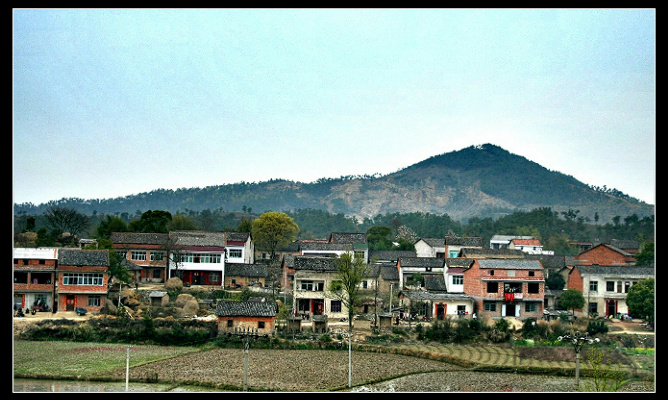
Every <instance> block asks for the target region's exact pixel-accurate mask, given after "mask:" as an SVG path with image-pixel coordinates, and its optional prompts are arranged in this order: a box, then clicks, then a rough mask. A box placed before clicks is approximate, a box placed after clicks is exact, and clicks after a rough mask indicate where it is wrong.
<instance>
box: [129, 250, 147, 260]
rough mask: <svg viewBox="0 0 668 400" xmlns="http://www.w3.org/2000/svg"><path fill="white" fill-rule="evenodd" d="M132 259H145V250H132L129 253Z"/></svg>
mask: <svg viewBox="0 0 668 400" xmlns="http://www.w3.org/2000/svg"><path fill="white" fill-rule="evenodd" d="M131 260H132V261H146V252H145V251H133V252H132V253H131Z"/></svg>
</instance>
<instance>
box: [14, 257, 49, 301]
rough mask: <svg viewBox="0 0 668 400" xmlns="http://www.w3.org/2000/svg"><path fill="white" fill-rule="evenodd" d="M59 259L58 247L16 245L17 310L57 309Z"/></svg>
mask: <svg viewBox="0 0 668 400" xmlns="http://www.w3.org/2000/svg"><path fill="white" fill-rule="evenodd" d="M57 261H58V249H56V248H15V249H14V309H15V310H16V309H19V308H20V309H22V310H25V309H26V308H31V309H32V308H35V309H39V310H40V311H43V310H47V309H50V310H53V308H54V307H53V304H54V299H56V285H55V283H56V268H57V266H58V265H57Z"/></svg>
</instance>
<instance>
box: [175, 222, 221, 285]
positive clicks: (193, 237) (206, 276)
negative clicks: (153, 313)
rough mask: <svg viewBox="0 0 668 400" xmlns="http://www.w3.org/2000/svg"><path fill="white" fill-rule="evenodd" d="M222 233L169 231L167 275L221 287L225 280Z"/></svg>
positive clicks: (190, 282) (192, 283) (190, 283)
mask: <svg viewBox="0 0 668 400" xmlns="http://www.w3.org/2000/svg"><path fill="white" fill-rule="evenodd" d="M225 236H226V235H225V232H212V231H172V232H169V241H170V243H171V245H170V256H169V276H170V277H172V276H177V277H179V278H180V279H181V280H182V281H183V283H184V284H187V285H210V286H220V287H222V286H223V284H224V282H225Z"/></svg>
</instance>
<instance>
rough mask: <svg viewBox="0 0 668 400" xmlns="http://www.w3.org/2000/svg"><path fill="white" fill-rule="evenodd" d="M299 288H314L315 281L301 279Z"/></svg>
mask: <svg viewBox="0 0 668 400" xmlns="http://www.w3.org/2000/svg"><path fill="white" fill-rule="evenodd" d="M299 288H300V289H301V290H313V281H301V283H300V285H299Z"/></svg>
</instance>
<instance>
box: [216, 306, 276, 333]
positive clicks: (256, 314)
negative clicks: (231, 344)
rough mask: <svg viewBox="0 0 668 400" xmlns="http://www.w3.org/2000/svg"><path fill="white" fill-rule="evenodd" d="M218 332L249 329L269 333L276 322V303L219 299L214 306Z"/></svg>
mask: <svg viewBox="0 0 668 400" xmlns="http://www.w3.org/2000/svg"><path fill="white" fill-rule="evenodd" d="M216 316H217V317H218V333H219V334H223V333H227V332H230V333H232V332H237V331H251V332H255V333H258V334H270V333H271V332H272V331H273V330H274V327H275V322H276V303H273V302H258V301H242V302H236V301H221V302H218V304H217V306H216Z"/></svg>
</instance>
